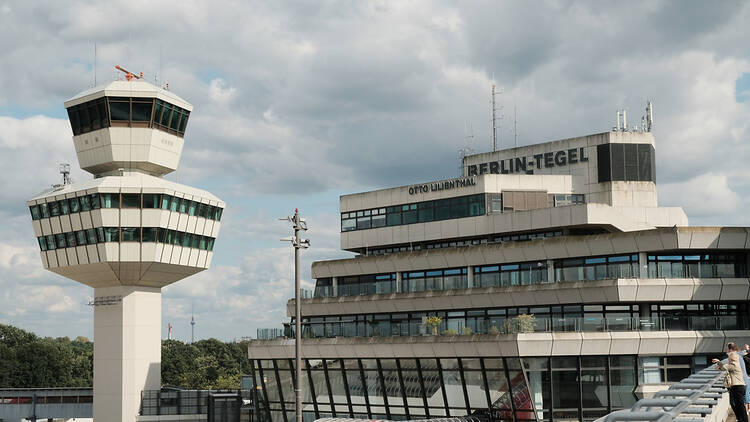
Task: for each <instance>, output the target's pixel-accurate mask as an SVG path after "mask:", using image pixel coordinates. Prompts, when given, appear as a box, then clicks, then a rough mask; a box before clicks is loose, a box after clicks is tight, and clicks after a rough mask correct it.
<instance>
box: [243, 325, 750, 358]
mask: <svg viewBox="0 0 750 422" xmlns="http://www.w3.org/2000/svg"><path fill="white" fill-rule="evenodd" d="M727 341H733V342H736V343H738V344H744V343H750V330H742V331H720V330H718V331H612V332H582V333H522V334H505V335H491V334H475V335H465V336H464V335H442V336H409V337H406V336H404V337H336V338H325V339H303V340H302V357H303V358H304V359H352V358H360V359H374V358H386V359H387V358H406V359H408V358H455V357H456V356H460V357H499V356H502V357H516V356H518V357H544V356H579V355H640V356H669V355H683V356H684V355H693V354H701V353H716V351H717V350H721V349H722V348H723V347H724V345H725V344H726V342H727ZM248 356H249V357H250V359H293V358H294V340H293V339H276V340H252V341H250V342H249V344H248Z"/></svg>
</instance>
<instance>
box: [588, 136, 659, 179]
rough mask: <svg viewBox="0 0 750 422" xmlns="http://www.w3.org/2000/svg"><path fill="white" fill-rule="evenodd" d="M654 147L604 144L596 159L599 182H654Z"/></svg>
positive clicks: (648, 145) (598, 149)
mask: <svg viewBox="0 0 750 422" xmlns="http://www.w3.org/2000/svg"><path fill="white" fill-rule="evenodd" d="M654 155H655V154H654V147H653V145H651V144H602V145H598V146H597V151H596V157H597V167H598V173H599V182H600V183H601V182H610V181H620V182H624V181H627V182H636V181H640V182H654V181H655V180H656V172H655V162H654Z"/></svg>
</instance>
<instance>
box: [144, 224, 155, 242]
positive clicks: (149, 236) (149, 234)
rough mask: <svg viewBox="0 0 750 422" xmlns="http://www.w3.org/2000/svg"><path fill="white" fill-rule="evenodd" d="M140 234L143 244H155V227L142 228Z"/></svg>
mask: <svg viewBox="0 0 750 422" xmlns="http://www.w3.org/2000/svg"><path fill="white" fill-rule="evenodd" d="M142 233H143V240H142V241H143V242H156V227H144V228H143V229H142Z"/></svg>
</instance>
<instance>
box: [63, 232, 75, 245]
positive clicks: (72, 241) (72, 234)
mask: <svg viewBox="0 0 750 422" xmlns="http://www.w3.org/2000/svg"><path fill="white" fill-rule="evenodd" d="M65 241H66V242H68V247H69V248H72V247H74V246H76V233H75V232H68V233H65Z"/></svg>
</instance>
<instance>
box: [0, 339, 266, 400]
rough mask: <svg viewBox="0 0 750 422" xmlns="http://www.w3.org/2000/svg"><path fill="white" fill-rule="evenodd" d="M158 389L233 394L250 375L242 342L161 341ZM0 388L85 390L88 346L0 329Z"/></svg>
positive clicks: (90, 365)
mask: <svg viewBox="0 0 750 422" xmlns="http://www.w3.org/2000/svg"><path fill="white" fill-rule="evenodd" d="M161 355H162V362H161V374H162V385H173V386H179V387H184V388H191V389H237V388H240V377H241V376H242V375H243V374H249V373H250V367H251V365H252V363H251V361H250V359H248V357H247V342H240V343H224V342H221V341H219V340H216V339H209V340H201V341H198V342H196V343H195V344H187V343H183V342H181V341H177V340H164V341H162V352H161ZM0 356H2V359H0V388H31V387H91V386H92V385H93V371H94V343H92V342H90V341H89V340H88V339H87V338H85V337H80V336H79V337H76V339H75V340H74V341H71V340H70V339H69V338H67V337H61V338H56V339H53V338H49V337H47V338H40V337H37V336H36V335H34V334H33V333H29V332H26V331H24V330H21V329H19V328H16V327H12V326H9V325H2V324H0Z"/></svg>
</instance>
